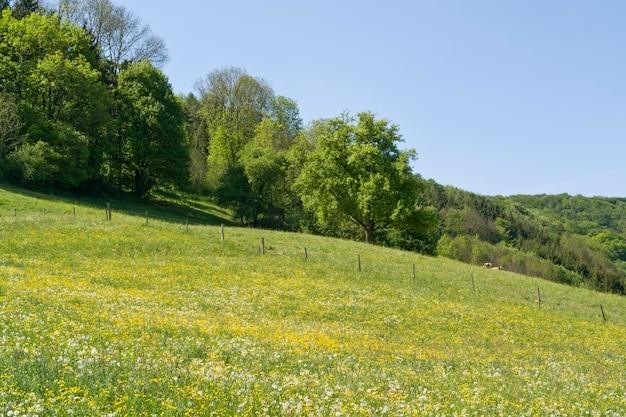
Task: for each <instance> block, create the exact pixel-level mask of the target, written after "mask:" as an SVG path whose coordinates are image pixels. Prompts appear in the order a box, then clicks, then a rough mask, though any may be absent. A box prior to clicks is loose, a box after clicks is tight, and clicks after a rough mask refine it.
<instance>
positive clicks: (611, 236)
mask: <svg viewBox="0 0 626 417" xmlns="http://www.w3.org/2000/svg"><path fill="white" fill-rule="evenodd" d="M428 184H429V186H428V189H427V192H426V194H425V196H424V203H425V204H429V205H432V206H433V207H435V208H436V209H437V212H438V213H439V220H440V225H439V230H440V240H439V244H438V253H439V254H441V255H444V256H447V257H450V258H452V259H457V260H461V261H463V262H467V263H473V264H482V263H483V262H487V261H489V262H492V263H494V264H496V265H498V264H500V265H503V266H504V267H505V268H506V269H507V270H509V271H514V272H518V273H521V274H526V275H532V276H537V277H541V278H545V279H548V280H551V281H555V282H561V283H566V284H570V285H574V286H583V287H587V288H593V289H596V290H600V291H605V292H615V293H620V294H624V292H625V288H626V228H625V227H624V226H625V225H626V199H619V198H604V197H593V198H589V197H582V196H570V195H567V194H561V195H554V196H550V195H536V196H510V197H501V196H497V197H486V196H480V195H477V194H474V193H470V192H467V191H463V190H459V189H457V188H454V187H449V186H446V187H444V186H441V185H439V184H436V183H435V182H433V181H430V182H429V183H428Z"/></svg>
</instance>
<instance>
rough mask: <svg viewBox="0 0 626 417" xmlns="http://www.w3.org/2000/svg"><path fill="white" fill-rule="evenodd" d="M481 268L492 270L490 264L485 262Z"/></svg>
mask: <svg viewBox="0 0 626 417" xmlns="http://www.w3.org/2000/svg"><path fill="white" fill-rule="evenodd" d="M483 268H493V264H492V263H491V262H485V263H484V264H483Z"/></svg>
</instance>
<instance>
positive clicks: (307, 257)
mask: <svg viewBox="0 0 626 417" xmlns="http://www.w3.org/2000/svg"><path fill="white" fill-rule="evenodd" d="M304 259H309V254H308V252H307V251H306V246H305V247H304Z"/></svg>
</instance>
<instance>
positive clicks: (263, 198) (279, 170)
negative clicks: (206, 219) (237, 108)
mask: <svg viewBox="0 0 626 417" xmlns="http://www.w3.org/2000/svg"><path fill="white" fill-rule="evenodd" d="M301 126H302V121H301V119H300V116H299V111H298V106H297V104H296V103H295V101H293V100H291V99H288V98H286V97H283V96H278V97H276V99H274V100H273V101H272V104H271V108H270V111H269V112H268V113H267V114H266V115H265V118H264V119H263V120H261V122H259V123H258V124H257V126H256V128H255V133H254V136H253V137H252V139H251V140H250V141H249V142H247V143H246V144H245V145H244V146H243V149H242V150H241V151H240V152H239V153H238V160H237V163H236V165H232V166H231V167H229V168H228V169H227V171H226V172H227V174H226V175H224V176H223V177H222V179H221V181H220V186H219V188H218V189H217V196H218V199H219V200H220V202H222V203H223V204H225V205H227V206H229V207H231V208H232V209H233V211H234V212H235V214H236V215H237V217H238V218H240V219H241V220H242V221H243V222H245V221H246V220H251V221H252V224H253V225H254V226H257V225H259V221H260V217H261V216H263V218H264V220H265V222H264V223H265V224H266V225H268V224H270V223H271V224H272V225H273V226H285V217H286V215H287V213H288V212H289V211H291V208H292V206H293V201H294V200H296V198H295V196H294V193H293V192H292V191H291V186H290V180H291V179H292V177H291V176H290V175H289V157H288V156H289V150H290V148H291V147H292V146H293V144H294V143H295V141H296V138H297V137H298V135H299V133H300V128H301ZM232 167H235V169H233V168H232ZM244 182H245V186H244V187H243V188H242V186H241V184H244ZM234 188H239V189H240V190H241V192H233V191H232V189H234Z"/></svg>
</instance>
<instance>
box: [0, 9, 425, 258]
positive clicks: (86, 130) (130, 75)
mask: <svg viewBox="0 0 626 417" xmlns="http://www.w3.org/2000/svg"><path fill="white" fill-rule="evenodd" d="M27 3H28V4H27ZM2 8H3V11H2V15H1V18H0V179H2V180H5V181H10V182H12V183H16V184H19V185H21V186H24V187H28V188H36V189H43V190H69V191H72V192H79V193H94V192H95V193H110V192H116V193H126V194H131V195H134V196H137V197H140V198H145V197H148V196H150V195H151V193H152V192H153V191H154V190H155V189H157V188H166V187H174V188H178V189H182V190H187V191H192V192H195V193H198V194H200V195H203V196H206V197H207V198H212V199H215V201H216V202H217V203H219V204H220V205H221V206H223V207H226V208H229V209H230V210H231V211H232V213H233V216H234V217H235V218H236V219H237V220H238V221H239V222H241V224H244V225H252V226H256V227H272V228H281V229H285V230H293V231H307V232H312V233H320V234H325V235H330V236H340V237H348V238H355V239H357V238H359V239H364V240H365V241H366V242H369V243H380V244H386V245H391V246H396V247H402V248H405V249H411V250H420V251H423V252H428V253H434V250H435V244H436V236H435V234H434V232H433V231H434V230H435V228H434V226H435V224H436V219H435V215H434V212H433V211H432V210H429V209H428V208H427V207H423V206H420V205H419V200H418V196H419V194H420V192H421V190H422V189H423V187H424V185H423V184H424V182H423V180H422V179H421V178H420V177H419V175H417V174H414V173H413V172H412V170H411V166H410V161H411V159H413V158H414V154H415V152H414V151H412V150H407V151H404V150H401V149H399V148H398V146H397V145H398V143H399V142H401V141H402V138H401V136H400V135H399V133H398V127H397V126H395V125H392V124H391V123H390V122H389V121H387V120H377V119H376V118H375V117H374V115H372V114H371V113H368V112H363V113H359V114H357V115H356V116H352V115H350V114H348V113H346V114H342V115H339V116H337V117H335V118H332V119H324V120H317V121H314V122H312V123H310V124H309V125H308V126H306V127H305V126H303V122H302V119H301V118H300V116H299V110H298V106H297V103H296V101H295V100H293V99H290V98H288V97H285V96H281V95H278V94H276V93H275V92H274V91H273V89H272V88H271V86H270V85H269V83H268V82H267V81H265V80H263V79H261V78H258V77H253V76H251V75H249V74H248V73H247V72H246V71H245V70H244V69H241V68H233V67H227V68H222V69H217V70H214V71H212V72H210V73H208V75H206V76H205V77H204V78H202V79H201V80H199V81H198V83H197V85H196V91H195V92H194V93H190V94H188V95H186V96H175V95H174V94H173V92H172V88H171V85H170V84H169V82H168V79H167V77H166V76H165V74H164V73H163V72H162V71H161V70H160V69H159V67H158V66H159V64H161V63H163V62H165V61H166V60H167V50H166V48H165V45H164V43H163V42H162V40H161V39H160V38H158V37H157V36H155V35H153V34H152V33H151V32H150V29H149V28H148V27H147V26H145V25H142V23H141V21H140V20H139V19H138V18H137V17H136V16H135V15H133V14H132V13H131V12H130V11H128V10H127V9H125V8H124V7H123V6H118V5H114V4H113V3H111V2H110V1H109V0H60V1H59V2H58V4H56V5H53V6H50V7H49V8H48V9H43V8H41V7H39V5H38V4H37V2H26V1H22V0H20V1H14V2H13V4H12V5H11V4H9V3H8V2H4V3H2Z"/></svg>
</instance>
